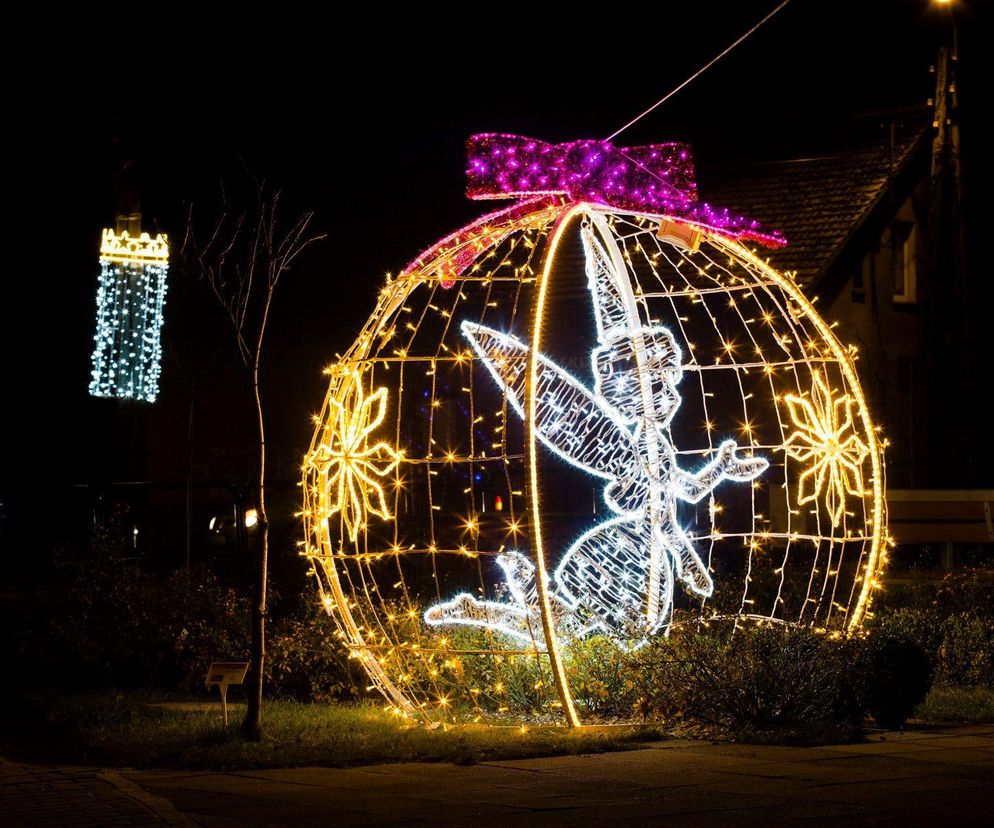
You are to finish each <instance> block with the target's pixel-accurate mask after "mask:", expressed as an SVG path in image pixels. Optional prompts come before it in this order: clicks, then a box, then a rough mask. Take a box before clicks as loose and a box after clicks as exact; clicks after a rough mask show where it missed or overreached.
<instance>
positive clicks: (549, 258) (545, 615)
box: [525, 204, 587, 727]
mask: <svg viewBox="0 0 994 828" xmlns="http://www.w3.org/2000/svg"><path fill="white" fill-rule="evenodd" d="M585 212H587V206H586V205H585V204H578V205H576V206H574V207H571V208H570V209H569V210H567V211H566V212H565V213H563V214H562V215H561V216H560V217H559V219H558V220H557V222H556V223H555V225H554V226H553V231H552V235H551V237H550V238H549V247H548V249H547V250H546V253H545V262H544V263H543V266H542V275H541V276H540V277H539V281H538V289H537V291H536V296H535V321H534V323H533V325H532V335H531V351H530V353H529V357H528V416H527V417H526V418H525V430H526V433H527V447H528V481H529V484H530V489H531V502H532V526H531V539H532V547H533V551H534V554H535V570H536V571H535V580H536V586H537V587H538V600H539V609H540V610H541V613H542V629H543V631H544V632H545V645H546V649H547V651H548V655H549V663H550V666H551V667H552V677H553V679H554V680H555V682H556V689H557V690H558V691H559V699H560V701H562V703H563V712H564V713H565V714H566V721H567V723H568V724H569V726H570V727H579V726H580V717H579V715H578V714H577V712H576V706H575V705H574V703H573V694H572V693H571V692H570V687H569V681H568V680H567V678H566V669H565V667H564V665H563V659H562V655H561V654H560V652H559V640H558V638H557V637H556V625H555V621H554V619H553V617H552V604H551V602H550V600H549V585H548V575H547V570H546V566H545V552H544V550H543V549H542V508H541V504H540V503H539V493H538V462H537V457H538V445H537V434H536V429H535V418H536V413H537V405H538V397H537V395H536V390H537V386H538V366H539V361H538V357H539V352H540V351H541V348H542V320H543V317H544V315H545V295H546V291H547V290H548V286H549V275H550V274H551V272H552V265H553V263H554V262H555V260H556V250H557V249H558V248H559V242H560V240H561V239H562V237H563V233H564V232H565V231H566V227H567V226H568V225H569V223H570V221H571V220H572V219H573V218H574V217H575V216H577V215H580V214H581V213H585Z"/></svg>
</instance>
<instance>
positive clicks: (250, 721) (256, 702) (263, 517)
mask: <svg viewBox="0 0 994 828" xmlns="http://www.w3.org/2000/svg"><path fill="white" fill-rule="evenodd" d="M271 298H272V290H271V289H270V293H269V296H268V297H267V300H266V304H265V307H264V309H263V314H262V325H261V328H260V334H259V338H258V340H257V341H256V347H255V355H254V358H253V360H252V391H253V393H254V394H255V411H256V416H257V417H258V428H259V477H258V487H259V506H258V513H259V524H258V525H259V536H260V537H259V541H260V543H259V569H258V573H257V575H258V580H257V581H256V587H255V600H254V601H253V604H252V652H251V665H250V668H249V673H250V675H251V679H250V682H251V683H250V686H249V693H248V708H247V710H246V712H245V722H244V724H243V725H242V729H243V730H244V732H245V736H246V738H248V739H251V740H253V741H259V740H260V739H261V738H262V684H263V674H264V668H265V662H266V581H267V580H268V575H269V516H268V515H267V514H266V424H265V421H264V419H263V416H262V397H261V395H260V393H259V363H260V361H261V358H262V338H263V337H262V333H263V332H265V330H266V322H267V321H268V318H269V306H270V300H271Z"/></svg>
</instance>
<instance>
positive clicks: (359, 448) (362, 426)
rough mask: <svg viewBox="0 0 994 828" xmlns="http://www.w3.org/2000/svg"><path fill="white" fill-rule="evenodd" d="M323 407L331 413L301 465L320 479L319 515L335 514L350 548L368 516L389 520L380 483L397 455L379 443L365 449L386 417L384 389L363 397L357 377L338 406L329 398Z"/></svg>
mask: <svg viewBox="0 0 994 828" xmlns="http://www.w3.org/2000/svg"><path fill="white" fill-rule="evenodd" d="M329 402H330V404H331V406H332V409H333V411H334V414H333V415H332V416H331V417H330V418H329V426H328V428H327V429H326V431H325V434H324V439H323V440H322V441H321V443H320V444H319V445H318V447H317V448H316V449H315V450H314V451H313V452H311V454H310V456H309V457H308V458H307V464H308V465H309V466H310V467H311V468H314V469H315V470H316V471H317V472H318V475H319V476H320V492H321V493H320V495H319V511H320V514H321V516H322V517H325V518H329V517H331V516H332V515H334V514H338V513H341V515H342V523H343V524H344V526H345V529H346V531H347V532H348V535H349V538H350V540H352V542H353V543H354V542H355V540H356V538H357V537H358V535H359V530H360V529H363V528H365V526H366V524H367V522H368V520H369V515H370V514H373V515H377V516H379V517H380V518H382V519H383V520H390V519H391V517H392V516H391V514H390V510H389V509H388V508H387V502H386V498H385V496H384V494H383V485H382V483H381V482H380V481H381V480H382V479H383V478H385V477H386V476H387V475H388V474H390V473H391V472H392V471H393V470H394V469H395V468H397V464H398V463H399V462H400V461H401V459H402V453H401V452H398V451H396V450H395V449H394V448H392V447H391V446H389V445H387V444H386V443H384V442H378V443H373V444H372V445H370V435H371V434H372V433H373V432H374V431H375V430H376V429H377V428H379V426H380V424H381V423H382V422H383V418H384V417H385V416H386V410H387V389H386V388H382V387H381V388H377V389H376V390H375V391H374V392H373V393H372V394H370V395H369V396H368V397H367V396H366V395H365V392H364V391H363V388H362V380H361V379H360V378H359V377H358V376H357V377H356V378H355V379H354V381H353V382H352V383H351V385H350V388H349V390H348V391H347V392H346V394H345V395H344V396H343V397H342V400H341V401H339V400H337V399H335V398H334V397H332V398H331V399H330V400H329Z"/></svg>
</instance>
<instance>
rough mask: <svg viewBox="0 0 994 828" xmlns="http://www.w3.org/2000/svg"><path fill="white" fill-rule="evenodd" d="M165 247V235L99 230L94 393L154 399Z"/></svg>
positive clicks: (165, 270)
mask: <svg viewBox="0 0 994 828" xmlns="http://www.w3.org/2000/svg"><path fill="white" fill-rule="evenodd" d="M168 270H169V245H168V242H167V239H166V236H165V235H158V236H155V237H154V238H153V237H152V236H150V235H149V234H148V233H142V234H140V235H139V236H137V237H134V238H133V237H131V236H129V234H128V232H127V231H126V230H125V231H122V232H121V233H115V232H114V231H113V230H104V231H103V238H102V241H101V245H100V280H99V283H98V285H97V329H96V335H95V336H94V341H95V346H94V349H93V357H92V366H93V367H92V371H91V373H90V393H91V394H92V395H93V396H95V397H118V398H121V399H133V400H144V401H145V402H154V401H155V398H156V396H157V395H158V392H159V373H160V371H161V360H162V342H161V333H162V309H163V305H164V304H165V295H166V274H167V273H168Z"/></svg>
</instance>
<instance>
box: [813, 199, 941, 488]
mask: <svg viewBox="0 0 994 828" xmlns="http://www.w3.org/2000/svg"><path fill="white" fill-rule="evenodd" d="M927 195H928V193H927V182H923V184H922V185H921V186H919V187H918V188H916V190H915V191H914V192H912V194H911V195H910V196H909V197H907V198H906V199H905V200H904V201H903V202H902V203H901V204H900V205H899V206H898V207H897V209H896V210H893V211H891V212H890V217H889V219H888V220H887V221H885V222H883V226H882V227H879V228H877V229H876V230H875V231H874V232H872V233H867V234H866V238H865V240H863V242H862V244H861V245H860V247H859V248H858V249H857V251H856V253H855V255H852V256H851V257H850V258H849V260H848V262H847V263H845V264H841V263H840V266H842V267H844V268H845V269H846V271H847V273H845V274H843V275H844V281H843V283H842V285H841V286H840V289H838V291H837V292H835V295H834V297H833V298H832V299H831V300H830V302H829V304H828V305H827V307H823V308H822V312H823V314H824V316H825V317H826V318H827V319H828V320H829V321H830V322H837V323H838V325H837V327H836V332H837V333H838V335H839V338H840V339H841V341H842V342H843V343H852V344H855V345H856V346H857V347H858V348H859V353H858V360H857V363H856V367H857V370H858V371H859V375H860V379H861V381H862V383H863V388H864V392H865V393H866V395H867V398H868V401H869V403H870V408H871V411H872V413H873V416H874V418H875V419H876V421H877V423H878V424H879V425H880V426H882V436H883V437H884V439H886V440H888V441H889V446H888V448H887V454H886V457H887V476H888V479H887V483H888V485H889V486H891V487H895V488H914V487H916V486H919V487H920V486H924V485H927V483H926V480H925V478H926V476H927V471H926V463H927V452H926V450H925V449H926V446H925V440H926V439H927V434H928V422H927V418H928V411H929V408H930V406H929V405H928V404H927V395H928V386H929V381H928V380H929V378H928V372H929V370H930V369H929V364H928V359H927V326H926V319H925V315H924V313H923V308H924V305H925V303H926V302H928V298H929V287H930V286H929V284H928V279H927V275H928V267H927V256H926V240H927V233H926V228H925V226H924V223H925V220H926V218H927ZM909 238H910V242H909ZM911 249H913V250H914V266H913V270H914V274H915V276H916V277H917V284H916V285H914V286H913V288H914V292H915V301H900V298H898V299H897V300H895V287H896V286H899V285H901V284H903V282H904V278H905V272H906V270H905V266H906V265H905V253H906V251H909V250H911Z"/></svg>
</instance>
